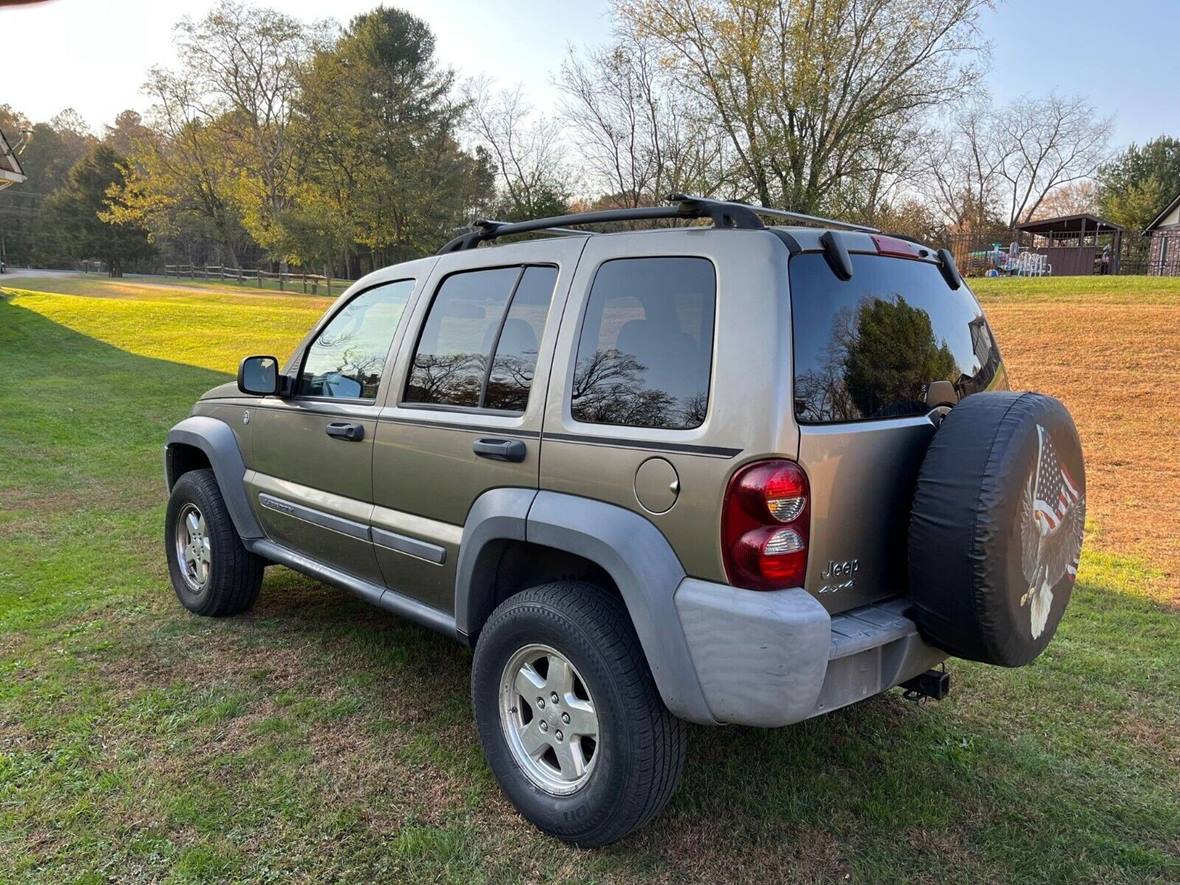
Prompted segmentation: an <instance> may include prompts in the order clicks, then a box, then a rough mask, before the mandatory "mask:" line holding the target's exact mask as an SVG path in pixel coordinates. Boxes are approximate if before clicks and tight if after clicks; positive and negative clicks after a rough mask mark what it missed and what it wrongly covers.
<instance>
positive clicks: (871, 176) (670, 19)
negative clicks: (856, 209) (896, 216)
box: [616, 0, 989, 212]
mask: <svg viewBox="0 0 1180 885" xmlns="http://www.w3.org/2000/svg"><path fill="white" fill-rule="evenodd" d="M987 5H989V4H988V3H987V2H986V0H895V2H889V3H886V2H882V0H619V2H618V3H617V6H616V9H617V12H618V15H619V18H620V20H621V24H622V26H623V28H624V29H625V30H629V31H630V32H631V33H633V34H635V35H636V37H637V38H638V39H641V40H645V41H649V42H650V43H651V45H653V46H654V47H656V49H657V50H658V52H659V53H660V57H661V61H662V62H663V63H664V64H665V65H668V66H669V67H670V69H671V70H672V71H674V72H675V75H676V76H677V77H678V78H679V80H680V82H682V83H683V84H684V87H685V88H686V89H687V90H689V91H690V92H691V93H692V95H693V96H694V98H695V99H696V100H697V102H699V103H700V105H701V106H702V110H703V111H704V112H705V114H707V115H708V116H710V117H712V118H714V119H715V120H716V121H717V124H718V125H719V126H720V128H721V131H722V132H723V133H724V135H725V138H726V140H727V142H728V147H729V148H730V150H731V153H732V162H733V175H734V180H735V189H736V190H737V193H738V195H742V194H743V193H745V194H748V195H750V196H752V197H754V198H755V199H757V200H759V201H760V202H762V203H763V204H766V205H784V206H786V207H788V208H792V209H797V210H800V211H804V212H815V211H820V210H823V209H841V208H844V207H842V206H839V205H834V204H835V203H836V202H837V199H838V198H842V199H845V200H846V199H848V197H849V195H855V196H856V197H857V198H858V199H861V200H864V199H872V200H877V199H879V194H880V192H881V191H882V189H883V188H887V187H888V185H889V182H888V180H887V178H888V176H889V174H890V170H891V169H892V168H894V167H895V166H896V163H897V159H898V157H899V156H901V155H904V154H905V153H906V150H907V146H908V145H912V144H913V143H914V142H915V141H916V136H917V134H918V132H919V131H920V125H919V124H920V123H921V121H922V119H923V117H924V116H925V114H926V113H927V112H928V111H930V110H931V109H933V108H939V107H943V106H946V105H947V104H948V103H950V102H952V101H955V100H958V99H959V98H960V97H961V96H962V95H964V93H965V92H966V91H967V89H968V88H969V87H970V86H972V85H973V84H974V83H975V81H976V79H977V76H978V70H977V69H976V67H975V66H974V62H975V61H976V60H977V59H978V57H979V53H980V46H981V44H982V41H981V39H980V37H979V34H978V30H977V28H976V21H977V19H978V15H979V12H980V10H981V9H983V8H984V7H986V6H987Z"/></svg>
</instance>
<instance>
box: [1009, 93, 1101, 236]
mask: <svg viewBox="0 0 1180 885" xmlns="http://www.w3.org/2000/svg"><path fill="white" fill-rule="evenodd" d="M997 126H998V129H999V137H1000V139H1001V140H1002V142H1004V143H1006V144H1007V145H1009V146H1010V148H1011V155H1010V157H1009V159H1008V162H1007V163H1005V165H1004V169H1003V178H1004V181H1005V182H1006V183H1007V185H1008V188H1009V194H1008V219H1009V224H1010V225H1011V226H1015V225H1017V224H1019V223H1020V222H1023V221H1028V220H1029V219H1030V218H1031V217H1032V216H1033V215H1034V214H1035V213H1036V211H1037V209H1038V208H1039V207H1040V205H1041V203H1042V202H1044V200H1045V198H1046V197H1047V196H1048V195H1049V194H1050V193H1052V192H1053V190H1055V189H1056V188H1058V187H1061V186H1062V185H1065V184H1069V183H1070V182H1073V181H1078V180H1080V179H1083V178H1089V177H1090V176H1092V175H1093V174H1094V173H1095V172H1096V171H1097V170H1098V167H1099V166H1100V165H1101V163H1102V161H1103V160H1104V159H1106V145H1107V142H1108V141H1109V140H1110V132H1111V128H1112V124H1111V121H1110V119H1099V118H1097V117H1095V115H1094V108H1093V107H1092V106H1091V105H1090V103H1089V102H1087V101H1085V100H1084V99H1082V98H1077V97H1075V98H1062V97H1061V96H1058V95H1049V96H1048V97H1047V98H1042V99H1037V100H1032V101H1029V100H1024V99H1021V100H1018V101H1016V102H1014V103H1013V105H1012V106H1011V107H1010V108H1008V109H1007V110H1006V111H1005V112H1004V113H1003V114H1001V115H1000V118H999V120H998V121H997Z"/></svg>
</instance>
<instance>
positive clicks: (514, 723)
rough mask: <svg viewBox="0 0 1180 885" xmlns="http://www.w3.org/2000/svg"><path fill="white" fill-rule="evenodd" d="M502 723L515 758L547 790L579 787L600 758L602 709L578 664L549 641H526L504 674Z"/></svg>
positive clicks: (562, 791) (558, 792) (559, 791)
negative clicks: (600, 718) (599, 714)
mask: <svg viewBox="0 0 1180 885" xmlns="http://www.w3.org/2000/svg"><path fill="white" fill-rule="evenodd" d="M500 724H501V726H502V727H503V730H504V738H505V740H506V741H507V743H508V748H509V749H510V750H511V751H512V756H513V758H514V759H515V760H516V764H517V765H519V766H520V768H521V770H522V771H524V773H525V775H527V776H528V779H529V780H531V781H532V782H533V783H534V784H536V785H537V786H538V787H540V788H541V789H542V790H544V791H545V792H547V793H550V794H552V795H555V796H565V795H568V794H570V793H573V792H576V791H577V790H578V789H580V788H581V787H582V786H583V785H584V784H585V783H586V781H587V779H588V778H589V777H590V774H591V772H592V771H593V770H594V763H595V761H596V760H597V759H598V714H597V713H596V712H595V709H594V699H593V698H591V697H590V692H589V690H588V689H587V688H586V683H585V682H583V681H582V677H581V675H580V674H579V673H578V671H577V670H576V669H575V668H574V665H573V664H571V663H570V662H569V660H568V659H567V658H566V657H565V655H563V654H562V653H561V652H559V651H557V650H556V649H554V648H550V647H549V646H547V645H527V646H525V647H524V648H522V649H520V650H519V651H517V652H516V654H514V655H513V656H512V657H511V658H510V659H509V661H508V664H507V666H506V667H504V672H503V673H502V674H501V676H500Z"/></svg>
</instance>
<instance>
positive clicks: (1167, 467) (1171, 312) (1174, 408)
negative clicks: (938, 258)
mask: <svg viewBox="0 0 1180 885" xmlns="http://www.w3.org/2000/svg"><path fill="white" fill-rule="evenodd" d="M987 313H988V318H989V319H990V321H991V323H992V326H993V328H994V329H995V331H996V335H997V337H998V338H999V341H1000V347H1001V350H1002V352H1003V354H1004V360H1005V362H1006V363H1007V365H1008V370H1009V376H1010V378H1011V381H1012V386H1013V387H1014V388H1017V389H1030V390H1039V391H1042V392H1044V393H1049V394H1052V395H1053V396H1056V397H1059V398H1060V399H1061V400H1062V401H1063V402H1064V403H1065V404H1066V405H1067V406H1068V407H1069V409H1070V412H1072V413H1073V416H1074V420H1075V421H1076V422H1077V425H1078V431H1079V432H1080V433H1081V437H1082V445H1083V447H1084V450H1085V454H1086V468H1087V469H1086V484H1087V498H1088V500H1087V512H1088V514H1089V515H1090V517H1091V518H1092V520H1093V522H1094V523H1095V524H1096V526H1097V532H1092V533H1091V536H1090V540H1091V543H1096V544H1097V545H1098V547H1099V548H1100V549H1103V550H1106V551H1109V552H1113V553H1121V554H1133V555H1137V556H1140V557H1142V558H1144V559H1146V560H1147V561H1149V562H1152V563H1153V564H1155V565H1156V566H1158V567H1159V568H1160V569H1161V570H1162V571H1163V572H1164V581H1163V582H1162V585H1161V586H1159V587H1156V588H1153V594H1154V595H1158V596H1160V597H1161V598H1163V599H1165V600H1167V601H1169V602H1171V603H1173V604H1180V443H1178V442H1177V435H1178V434H1177V423H1178V421H1180V386H1178V385H1176V384H1175V383H1173V379H1172V377H1171V376H1172V375H1173V374H1174V372H1173V367H1174V366H1175V364H1176V360H1177V358H1178V357H1180V305H1175V306H1152V305H1147V304H1102V305H1093V304H1060V303H1055V302H1052V301H1038V302H1033V303H1024V302H1022V303H1013V304H1008V303H1003V302H994V303H989V304H988V305H987Z"/></svg>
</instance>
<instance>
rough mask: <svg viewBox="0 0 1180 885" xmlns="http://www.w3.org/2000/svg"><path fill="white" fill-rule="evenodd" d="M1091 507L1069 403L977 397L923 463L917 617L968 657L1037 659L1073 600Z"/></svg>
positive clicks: (912, 552)
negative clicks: (1085, 527)
mask: <svg viewBox="0 0 1180 885" xmlns="http://www.w3.org/2000/svg"><path fill="white" fill-rule="evenodd" d="M1085 518H1086V475H1085V470H1084V466H1083V461H1082V446H1081V442H1080V440H1079V439H1078V432H1077V429H1076V428H1075V427H1074V423H1073V419H1072V418H1070V415H1069V412H1068V411H1067V410H1066V408H1065V406H1063V405H1062V404H1061V403H1060V402H1059V401H1058V400H1056V399H1054V398H1053V397H1050V396H1045V395H1043V394H1039V393H1009V392H992V393H977V394H974V395H972V396H968V397H966V398H965V399H964V400H963V401H962V402H960V403H959V404H958V405H957V406H955V407H954V408H953V409H951V411H950V412H949V413H948V414H947V416H946V418H945V419H944V420H943V422H942V424H941V425H940V426H939V428H938V430H937V432H936V433H935V434H934V438H933V440H932V441H931V443H930V448H929V450H928V451H927V452H926V456H925V459H924V460H923V462H922V467H921V470H920V471H919V474H918V484H917V489H916V491H915V494H914V503H913V512H912V514H911V517H910V528H909V578H910V590H911V594H912V597H913V604H914V605H913V616H914V620H915V622H916V623H917V625H918V629H919V630H920V631H921V633H922V634H923V636H924V637H925V638H926V640H927V641H928V642H930V643H931V644H932V645H935V646H937V647H939V648H941V649H943V650H945V651H947V652H949V653H950V654H952V655H955V656H957V657H961V658H967V659H970V660H974V661H983V662H985V663H989V664H1000V665H1003V666H1007V667H1018V666H1020V665H1022V664H1027V663H1028V662H1029V661H1031V660H1032V659H1033V658H1035V657H1036V656H1037V655H1039V654H1040V653H1041V652H1042V651H1044V649H1045V646H1046V645H1048V644H1049V640H1050V639H1052V638H1053V634H1054V632H1056V630H1057V625H1058V623H1060V621H1061V616H1062V614H1063V613H1064V612H1065V607H1066V605H1067V604H1068V603H1069V597H1070V593H1071V591H1072V590H1073V584H1074V578H1075V577H1076V575H1077V567H1078V557H1079V555H1080V553H1081V549H1082V532H1083V525H1084V523H1085Z"/></svg>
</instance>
